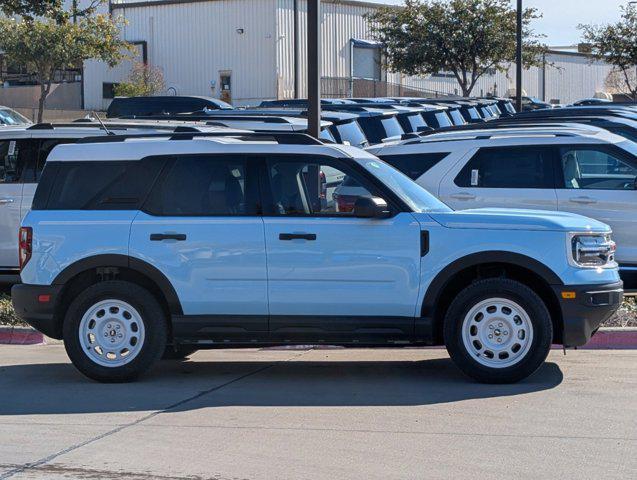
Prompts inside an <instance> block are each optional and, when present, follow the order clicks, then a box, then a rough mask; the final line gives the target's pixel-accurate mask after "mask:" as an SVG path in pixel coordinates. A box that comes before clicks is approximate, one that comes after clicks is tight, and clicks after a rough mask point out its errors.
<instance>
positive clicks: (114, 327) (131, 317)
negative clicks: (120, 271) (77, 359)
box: [79, 300, 145, 367]
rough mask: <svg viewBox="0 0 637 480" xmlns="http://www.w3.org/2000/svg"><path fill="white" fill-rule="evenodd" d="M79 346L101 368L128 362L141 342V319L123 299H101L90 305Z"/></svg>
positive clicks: (139, 347) (142, 323)
mask: <svg viewBox="0 0 637 480" xmlns="http://www.w3.org/2000/svg"><path fill="white" fill-rule="evenodd" d="M79 335H80V345H82V349H83V350H84V352H85V353H86V354H87V355H88V357H89V358H90V359H91V360H92V361H93V362H95V363H97V364H98V365H101V366H103V367H121V366H122V365H126V364H127V363H130V362H131V361H132V360H133V359H134V358H135V357H136V356H137V355H138V354H139V352H140V351H141V349H142V347H143V345H144V336H145V329H144V322H143V321H142V317H141V315H140V314H139V312H138V311H137V310H136V309H135V308H133V307H132V306H131V305H129V304H128V303H126V302H124V301H122V300H102V301H100V302H98V303H96V304H95V305H93V306H92V307H91V308H89V309H88V310H87V311H86V313H85V314H84V316H83V317H82V320H81V321H80V328H79Z"/></svg>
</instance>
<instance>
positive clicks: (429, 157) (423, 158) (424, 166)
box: [379, 152, 449, 180]
mask: <svg viewBox="0 0 637 480" xmlns="http://www.w3.org/2000/svg"><path fill="white" fill-rule="evenodd" d="M447 155H449V153H444V152H439V153H416V154H411V155H385V156H379V158H380V159H381V160H383V161H385V162H387V163H389V164H390V165H391V166H392V167H394V168H396V169H397V170H400V171H401V172H403V173H404V174H405V175H407V176H408V177H409V178H411V179H412V180H416V179H418V178H420V177H422V175H423V174H424V173H425V172H427V171H428V170H429V169H431V168H432V167H433V166H435V165H437V164H438V163H439V162H440V161H441V160H442V159H443V158H445V157H446V156H447Z"/></svg>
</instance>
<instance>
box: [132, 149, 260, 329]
mask: <svg viewBox="0 0 637 480" xmlns="http://www.w3.org/2000/svg"><path fill="white" fill-rule="evenodd" d="M253 163H254V162H249V161H248V159H247V158H246V157H245V156H242V155H208V154H207V155H189V156H178V157H175V158H172V159H170V160H169V162H168V163H167V164H166V165H165V167H164V170H163V172H162V174H161V177H160V179H159V180H158V181H157V183H156V184H155V186H154V188H153V190H152V192H151V193H150V195H149V197H148V199H147V201H146V203H145V206H144V208H143V211H142V212H140V213H139V214H138V216H137V217H136V219H135V221H134V222H133V226H132V230H131V237H130V255H131V256H133V257H137V258H140V259H142V260H144V261H145V262H148V263H150V264H152V265H153V266H155V267H156V268H158V269H159V270H160V271H161V272H162V273H163V274H164V275H165V276H166V277H167V278H168V280H169V281H170V283H171V284H172V286H173V287H174V289H175V291H176V293H177V296H178V297H179V300H180V303H181V306H182V309H183V313H184V317H183V318H178V319H174V321H173V328H174V333H175V335H176V336H180V335H184V336H186V337H188V338H192V337H200V338H201V339H206V340H211V339H213V340H217V341H224V340H229V339H233V340H239V341H240V340H243V339H245V338H246V335H256V336H259V337H262V336H263V335H266V334H267V326H268V322H267V320H268V318H267V315H268V304H267V276H266V258H265V241H264V238H263V220H262V218H261V216H260V215H258V210H257V209H258V182H257V177H256V174H255V171H254V168H253V167H252V164H253Z"/></svg>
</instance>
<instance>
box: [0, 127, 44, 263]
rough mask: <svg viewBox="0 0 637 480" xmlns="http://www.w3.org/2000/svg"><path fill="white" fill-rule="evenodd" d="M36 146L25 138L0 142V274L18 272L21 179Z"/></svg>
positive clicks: (26, 170)
mask: <svg viewBox="0 0 637 480" xmlns="http://www.w3.org/2000/svg"><path fill="white" fill-rule="evenodd" d="M34 156H37V146H36V145H34V144H33V140H32V139H31V138H30V135H28V136H21V138H16V139H4V140H0V162H1V164H0V169H1V171H0V270H12V269H17V268H18V263H19V262H18V230H19V228H20V222H21V220H22V214H21V205H22V191H23V188H24V177H25V175H26V176H28V168H29V164H30V162H31V160H32V159H33V157H34Z"/></svg>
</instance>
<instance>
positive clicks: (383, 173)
mask: <svg viewBox="0 0 637 480" xmlns="http://www.w3.org/2000/svg"><path fill="white" fill-rule="evenodd" d="M357 161H358V162H359V163H360V164H361V165H362V166H363V167H365V169H366V170H367V171H368V172H370V173H371V174H372V175H374V176H375V177H376V178H378V179H379V180H380V181H381V182H382V183H383V184H384V185H387V187H388V188H389V189H391V190H392V192H394V194H396V195H397V196H398V197H399V198H400V199H401V200H402V201H403V202H405V203H406V204H407V205H408V206H409V208H411V209H412V210H413V211H414V212H451V211H452V210H451V209H450V208H449V207H448V206H447V205H445V204H444V203H442V202H441V201H440V200H438V199H437V198H436V197H434V196H433V195H432V194H431V193H429V192H428V191H427V190H425V189H424V188H422V187H421V186H420V185H418V184H417V183H416V182H414V181H413V180H411V179H410V178H409V177H408V176H407V175H405V174H403V173H402V172H400V171H398V170H396V169H395V168H394V167H392V166H390V165H388V164H387V163H385V162H383V161H382V160H379V159H377V158H374V159H371V158H361V159H357Z"/></svg>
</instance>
